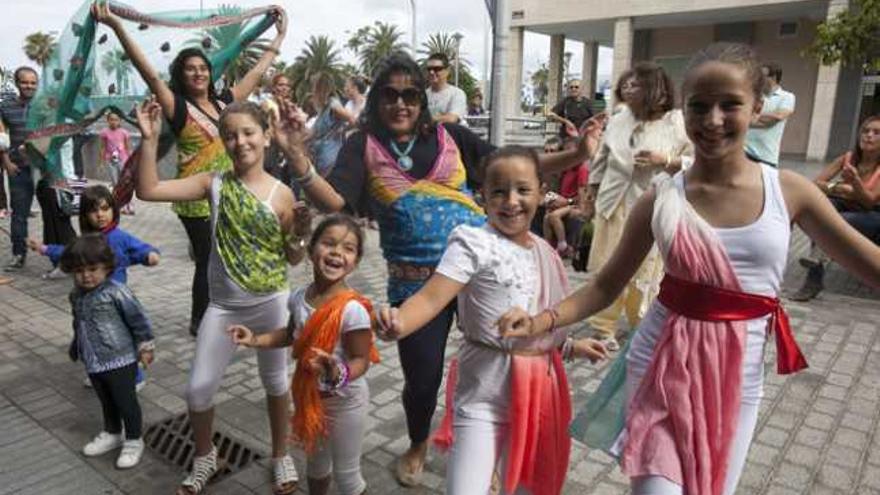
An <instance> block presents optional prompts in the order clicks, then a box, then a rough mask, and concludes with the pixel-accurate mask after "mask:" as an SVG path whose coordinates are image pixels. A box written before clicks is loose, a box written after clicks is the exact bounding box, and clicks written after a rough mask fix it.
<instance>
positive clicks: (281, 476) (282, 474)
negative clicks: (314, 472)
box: [272, 455, 299, 495]
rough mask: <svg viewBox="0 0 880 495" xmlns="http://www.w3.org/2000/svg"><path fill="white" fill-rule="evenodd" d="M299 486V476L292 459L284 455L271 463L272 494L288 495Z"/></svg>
mask: <svg viewBox="0 0 880 495" xmlns="http://www.w3.org/2000/svg"><path fill="white" fill-rule="evenodd" d="M298 485H299V474H297V472H296V465H294V464H293V458H292V457H290V455H285V456H284V457H282V458H281V459H279V460H277V461H274V460H273V461H272V493H274V494H275V495H290V494H291V493H293V492H294V491H296V487H297V486H298Z"/></svg>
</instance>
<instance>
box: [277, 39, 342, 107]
mask: <svg viewBox="0 0 880 495" xmlns="http://www.w3.org/2000/svg"><path fill="white" fill-rule="evenodd" d="M335 45H336V44H335V43H334V42H333V40H331V39H330V38H329V37H327V36H326V35H323V34H322V35H319V36H310V37H309V39H308V40H306V46H305V48H303V50H302V52H300V54H299V55H298V56H297V57H296V59H295V60H294V62H293V64H292V65H290V66H289V67H288V68H287V70H286V74H287V76H288V77H289V78H290V82H291V83H292V84H293V88H294V89H293V92H294V96H295V97H296V101H299V102H304V101H305V100H306V98H307V97H308V95H309V92H310V91H311V87H310V84H309V81H310V80H311V78H312V76H314V75H315V74H322V73H323V74H328V75H329V76H330V77H332V78H333V82H334V83H335V84H336V87H337V88H341V87H342V82H343V81H342V79H343V74H342V69H343V65H342V60H341V58H340V54H339V50H337V49H336V46H335Z"/></svg>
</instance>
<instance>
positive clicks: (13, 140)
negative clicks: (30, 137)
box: [0, 98, 30, 165]
mask: <svg viewBox="0 0 880 495" xmlns="http://www.w3.org/2000/svg"><path fill="white" fill-rule="evenodd" d="M29 105H30V100H27V101H23V100H21V99H19V98H13V99H9V100H6V101H3V102H0V120H2V121H3V127H5V128H6V132H8V133H9V158H11V159H12V161H13V162H14V163H15V164H16V165H27V158H26V157H25V156H24V155H22V154H21V153H19V151H18V147H19V146H21V145H22V144H24V141H25V138H26V137H27V134H28V129H27V112H28V106H29Z"/></svg>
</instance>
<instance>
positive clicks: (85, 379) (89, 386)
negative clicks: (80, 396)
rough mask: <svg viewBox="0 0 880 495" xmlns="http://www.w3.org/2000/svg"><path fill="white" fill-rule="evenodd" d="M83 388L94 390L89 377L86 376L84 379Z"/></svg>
mask: <svg viewBox="0 0 880 495" xmlns="http://www.w3.org/2000/svg"><path fill="white" fill-rule="evenodd" d="M83 387H85V388H92V380H90V379H89V377H88V375H86V377H85V378H83Z"/></svg>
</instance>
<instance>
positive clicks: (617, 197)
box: [587, 62, 693, 350]
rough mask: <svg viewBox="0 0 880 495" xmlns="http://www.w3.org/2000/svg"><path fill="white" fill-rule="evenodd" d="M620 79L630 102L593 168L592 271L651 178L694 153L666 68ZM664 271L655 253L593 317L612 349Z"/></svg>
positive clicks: (611, 125)
mask: <svg viewBox="0 0 880 495" xmlns="http://www.w3.org/2000/svg"><path fill="white" fill-rule="evenodd" d="M623 78H626V79H625V80H624V79H623ZM621 80H622V82H621V87H619V88H618V89H619V91H618V93H619V96H622V97H623V98H624V99H625V101H624V103H626V105H624V106H622V107H621V108H620V110H619V111H615V113H614V115H612V116H611V118H610V119H609V120H608V125H607V127H606V129H605V135H604V138H603V142H602V145H601V146H600V147H599V150H598V152H597V154H596V156H595V158H594V159H593V162H592V165H591V166H590V180H589V183H590V196H591V197H592V198H593V199H594V200H595V217H594V219H593V222H594V233H593V242H592V244H591V246H590V258H589V264H588V266H587V270H588V271H589V272H596V271H597V270H599V269H600V268H601V267H602V265H604V264H605V262H606V261H607V260H608V258H609V257H610V256H611V253H612V252H613V250H614V248H615V247H616V246H617V244H618V242H619V241H620V236H621V235H622V233H623V225H624V224H625V223H626V219H627V217H628V216H629V213H630V211H631V210H632V208H633V205H635V203H636V201H637V200H638V199H639V197H640V196H641V195H642V194H644V192H645V191H646V190H647V189H648V187H649V186H650V184H651V179H652V178H654V177H655V176H657V175H658V174H662V173H664V172H666V173H668V174H670V175H671V174H674V173H675V172H677V171H678V170H679V169H681V168H682V167H683V166H686V165H687V163H689V162H690V161H691V160H692V158H691V156H692V155H693V151H692V147H691V144H690V141H689V140H688V137H687V134H686V133H685V130H684V119H683V118H682V113H681V110H678V109H675V108H673V106H674V103H675V101H674V100H675V90H674V87H673V86H672V82H671V81H670V79H669V76H667V75H666V72H665V71H664V70H663V69H662V68H661V67H660V66H658V65H655V64H652V63H647V62H645V63H640V64H638V65H636V66H635V67H634V68H633V69H632V70H631V71H630V72H628V73H627V74H624V75H623V76H621ZM623 85H625V86H626V92H625V93H624V89H623ZM661 274H662V264H661V262H660V259H659V256H658V254H657V252H656V251H653V252H652V253H651V254H650V255H649V256H648V257H647V259H646V260H645V262H644V263H643V264H642V266H641V267H640V269H639V272H638V274H637V275H636V277H635V278H634V279H633V280H632V282H631V283H630V284H629V285H628V286H627V288H626V289H625V290H624V292H623V293H622V294H621V295H620V297H618V298H617V300H615V301H614V303H613V304H611V306H609V307H608V308H606V309H605V310H604V311H601V312H600V313H598V314H596V315H595V316H594V317H592V318H591V319H590V325H591V326H592V327H593V328H594V329H595V330H596V335H597V337H599V338H600V339H602V341H603V342H604V343H605V345H606V346H607V347H608V348H609V349H610V350H617V347H618V344H617V341H616V340H615V337H614V336H615V334H616V333H617V321H618V320H619V319H620V316H621V314H622V313H623V314H625V316H626V317H627V320H628V321H629V324H630V325H632V326H635V325H637V324H638V322H639V320H640V319H641V317H642V316H643V315H644V314H645V310H646V309H647V307H648V304H649V303H650V302H651V299H652V298H653V296H654V295H655V294H656V288H657V283H658V282H659V277H660V275H661Z"/></svg>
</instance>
